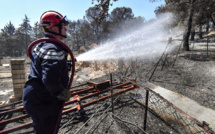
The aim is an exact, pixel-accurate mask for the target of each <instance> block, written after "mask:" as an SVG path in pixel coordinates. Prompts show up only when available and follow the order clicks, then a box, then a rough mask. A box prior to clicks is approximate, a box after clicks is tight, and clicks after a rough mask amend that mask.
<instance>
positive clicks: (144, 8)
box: [0, 0, 165, 29]
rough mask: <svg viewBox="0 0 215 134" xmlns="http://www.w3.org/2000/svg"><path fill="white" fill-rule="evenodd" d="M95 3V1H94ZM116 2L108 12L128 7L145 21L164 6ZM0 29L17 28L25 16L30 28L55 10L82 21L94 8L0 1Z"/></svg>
mask: <svg viewBox="0 0 215 134" xmlns="http://www.w3.org/2000/svg"><path fill="white" fill-rule="evenodd" d="M94 1H97V0H94ZM149 1H150V0H118V1H116V2H113V6H110V10H109V12H111V11H112V10H113V9H114V8H116V7H130V8H131V9H132V11H133V13H134V15H135V17H137V16H142V17H144V18H145V19H146V20H147V21H148V20H150V19H152V18H155V13H154V10H155V9H156V7H158V6H160V5H162V4H164V3H165V2H164V0H157V2H153V3H152V2H149ZM0 2H1V5H0V14H1V19H0V29H2V28H4V26H5V25H6V24H8V23H9V22H10V21H11V23H12V24H13V25H14V26H15V28H18V27H19V25H20V24H21V23H22V22H23V19H24V18H25V15H27V17H28V18H29V19H30V24H31V26H34V23H35V22H37V21H39V19H40V16H41V14H42V13H43V12H45V11H47V10H55V11H58V12H60V13H61V14H62V15H66V16H67V18H68V19H69V20H78V19H82V18H83V16H84V15H85V11H86V10H87V9H88V8H89V7H92V6H94V4H92V0H18V1H16V0H0Z"/></svg>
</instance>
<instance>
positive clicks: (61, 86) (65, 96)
mask: <svg viewBox="0 0 215 134" xmlns="http://www.w3.org/2000/svg"><path fill="white" fill-rule="evenodd" d="M49 54H50V55H49V56H47V57H45V58H44V59H43V61H42V64H41V66H42V81H43V83H44V85H45V86H46V89H47V90H48V91H49V93H50V94H51V96H56V97H57V98H58V99H59V100H62V101H68V100H69V98H70V95H71V94H70V92H69V90H68V89H67V86H68V81H69V76H68V67H67V62H66V59H65V58H64V56H63V55H62V54H60V53H59V55H58V53H53V55H51V53H49Z"/></svg>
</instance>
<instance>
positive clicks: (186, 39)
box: [183, 0, 194, 51]
mask: <svg viewBox="0 0 215 134" xmlns="http://www.w3.org/2000/svg"><path fill="white" fill-rule="evenodd" d="M193 2H194V0H191V3H190V9H189V16H188V21H187V28H186V31H185V33H184V37H183V41H184V43H183V49H184V50H185V51H189V50H190V48H189V37H190V31H191V28H192V21H193V11H194V9H193Z"/></svg>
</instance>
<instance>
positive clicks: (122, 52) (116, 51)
mask: <svg viewBox="0 0 215 134" xmlns="http://www.w3.org/2000/svg"><path fill="white" fill-rule="evenodd" d="M173 23H175V18H174V15H173V14H171V13H166V14H163V15H160V16H159V17H158V18H157V19H154V20H151V21H149V22H147V23H145V24H144V25H143V26H141V27H139V29H138V30H135V31H128V32H127V34H125V33H123V34H120V35H119V36H118V37H117V38H115V39H114V40H112V41H109V42H106V43H104V44H102V45H99V47H98V48H95V49H92V50H89V51H88V52H85V53H83V54H80V55H79V56H78V57H77V61H98V60H112V59H124V60H129V59H135V58H138V59H143V60H144V59H150V58H153V57H157V56H160V55H161V54H162V53H163V51H164V49H165V48H166V46H167V42H168V38H169V37H170V34H171V32H172V30H171V26H172V25H173ZM168 50H169V51H170V50H171V49H168Z"/></svg>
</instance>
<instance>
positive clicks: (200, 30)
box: [199, 25, 203, 39]
mask: <svg viewBox="0 0 215 134" xmlns="http://www.w3.org/2000/svg"><path fill="white" fill-rule="evenodd" d="M199 39H203V37H202V25H200V26H199Z"/></svg>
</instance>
